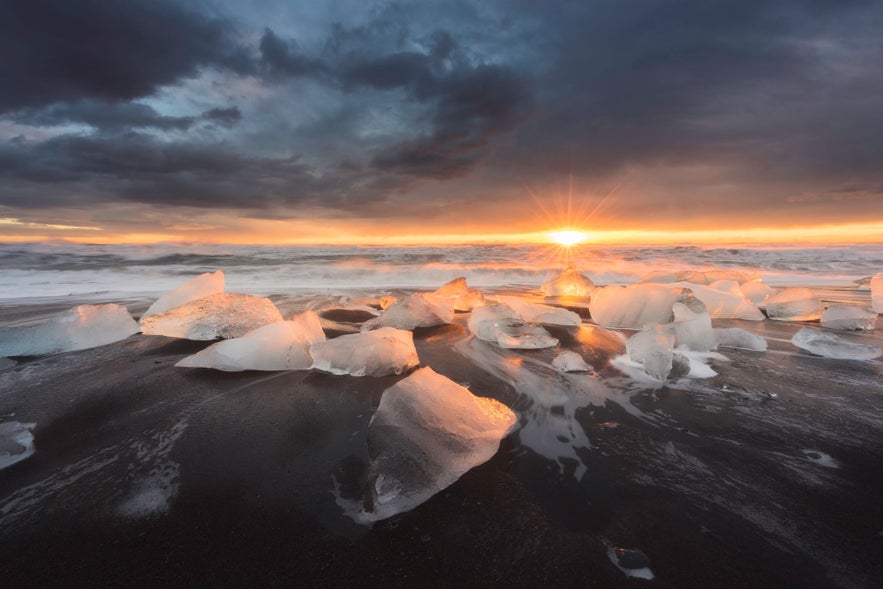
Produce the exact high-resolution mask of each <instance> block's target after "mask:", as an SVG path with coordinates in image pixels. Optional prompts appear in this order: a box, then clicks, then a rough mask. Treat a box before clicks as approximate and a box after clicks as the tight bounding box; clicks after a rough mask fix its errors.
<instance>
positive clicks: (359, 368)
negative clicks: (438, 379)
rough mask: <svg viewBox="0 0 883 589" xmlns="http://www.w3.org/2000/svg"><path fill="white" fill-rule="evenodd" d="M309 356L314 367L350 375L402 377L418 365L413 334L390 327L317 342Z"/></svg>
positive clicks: (311, 348)
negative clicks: (394, 375)
mask: <svg viewBox="0 0 883 589" xmlns="http://www.w3.org/2000/svg"><path fill="white" fill-rule="evenodd" d="M310 355H311V356H312V357H313V368H316V369H317V370H322V371H323V372H330V373H331V374H349V375H351V376H385V375H387V374H402V373H403V372H405V371H407V370H408V369H409V368H412V367H414V366H417V364H419V363H420V359H419V358H418V357H417V350H416V349H415V348H414V334H413V333H411V332H410V331H406V330H404V329H395V328H393V327H381V328H379V329H375V330H373V331H366V332H362V333H353V334H350V335H342V336H340V337H336V338H334V339H330V340H327V341H322V342H316V343H315V344H313V345H312V346H310Z"/></svg>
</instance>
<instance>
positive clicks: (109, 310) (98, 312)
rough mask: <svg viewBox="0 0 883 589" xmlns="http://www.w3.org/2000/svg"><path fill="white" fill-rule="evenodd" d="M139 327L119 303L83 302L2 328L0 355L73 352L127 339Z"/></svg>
mask: <svg viewBox="0 0 883 589" xmlns="http://www.w3.org/2000/svg"><path fill="white" fill-rule="evenodd" d="M139 331H140V329H139V328H138V324H137V323H135V320H134V319H132V316H131V315H129V311H128V310H127V309H126V308H125V307H123V306H120V305H114V304H107V305H80V306H79V307H74V308H73V309H68V310H67V311H63V312H61V313H57V314H55V315H53V316H52V317H50V318H48V319H46V320H44V321H41V322H40V323H37V324H35V325H23V326H20V327H3V328H0V356H39V355H42V354H54V353H57V352H73V351H76V350H85V349H88V348H95V347H98V346H103V345H106V344H110V343H113V342H116V341H120V340H123V339H126V338H127V337H129V336H130V335H133V334H136V333H138V332H139Z"/></svg>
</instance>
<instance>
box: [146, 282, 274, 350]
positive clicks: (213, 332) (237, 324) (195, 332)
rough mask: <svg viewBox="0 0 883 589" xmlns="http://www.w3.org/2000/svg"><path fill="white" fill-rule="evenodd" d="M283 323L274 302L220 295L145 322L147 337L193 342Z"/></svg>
mask: <svg viewBox="0 0 883 589" xmlns="http://www.w3.org/2000/svg"><path fill="white" fill-rule="evenodd" d="M277 321H282V314H281V313H279V309H277V308H276V305H274V304H273V302H272V301H271V300H270V299H266V298H263V297H255V296H252V295H244V294H230V293H217V294H213V295H209V296H207V297H203V298H201V299H198V300H195V301H191V302H189V303H187V304H184V305H181V306H180V307H175V308H174V309H170V310H168V311H164V312H162V313H157V314H156V315H151V316H150V317H143V318H142V319H141V329H142V331H143V333H144V334H145V335H164V336H167V337H179V338H185V339H191V340H203V341H206V340H213V339H217V338H225V339H228V338H233V337H242V336H243V335H245V334H246V333H248V332H249V331H251V330H253V329H257V328H258V327H261V326H263V325H267V324H268V323H275V322H277Z"/></svg>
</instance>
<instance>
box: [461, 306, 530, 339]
mask: <svg viewBox="0 0 883 589" xmlns="http://www.w3.org/2000/svg"><path fill="white" fill-rule="evenodd" d="M520 319H521V317H520V316H519V315H518V313H517V312H516V311H515V309H513V308H512V307H510V306H508V305H487V306H484V307H478V308H476V309H473V310H472V314H471V315H470V316H469V323H468V326H469V331H471V332H472V333H473V334H475V337H477V338H478V339H480V340H484V341H486V342H495V341H497V328H496V324H497V322H499V321H504V322H505V321H511V320H520Z"/></svg>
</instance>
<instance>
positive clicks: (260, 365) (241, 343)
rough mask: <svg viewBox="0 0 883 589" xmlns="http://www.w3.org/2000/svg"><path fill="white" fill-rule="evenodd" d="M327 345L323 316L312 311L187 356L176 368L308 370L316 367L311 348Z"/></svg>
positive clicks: (236, 370)
mask: <svg viewBox="0 0 883 589" xmlns="http://www.w3.org/2000/svg"><path fill="white" fill-rule="evenodd" d="M321 341H325V332H324V331H322V325H321V323H320V322H319V316H318V315H316V314H315V313H313V312H312V311H307V312H305V313H301V314H300V315H297V316H296V317H294V318H293V319H292V320H291V321H277V322H276V323H270V324H268V325H264V326H263V327H258V328H257V329H254V330H252V331H249V332H248V333H246V334H245V335H243V336H242V337H237V338H233V339H228V340H224V341H221V342H218V343H216V344H212V345H210V346H209V347H208V348H206V349H204V350H202V351H201V352H198V353H196V354H193V355H192V356H187V357H186V358H184V359H183V360H181V361H180V362H178V363H177V364H175V366H181V367H185V368H214V369H215V370H223V371H225V372H238V371H241V370H307V369H309V368H310V367H311V366H312V365H313V358H312V356H310V346H311V345H313V344H314V343H316V342H321Z"/></svg>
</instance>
